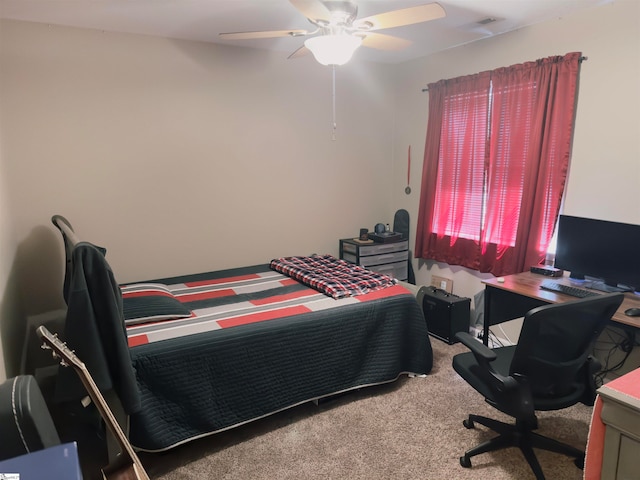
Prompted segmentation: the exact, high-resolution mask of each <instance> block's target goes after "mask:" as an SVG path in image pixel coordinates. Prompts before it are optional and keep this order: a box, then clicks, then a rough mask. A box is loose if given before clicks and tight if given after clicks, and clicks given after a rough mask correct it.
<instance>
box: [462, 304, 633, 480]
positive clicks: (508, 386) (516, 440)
mask: <svg viewBox="0 0 640 480" xmlns="http://www.w3.org/2000/svg"><path fill="white" fill-rule="evenodd" d="M623 297H624V296H623V294H621V293H614V294H607V295H599V296H595V297H588V298H584V299H580V300H577V301H570V302H566V303H558V304H553V305H545V306H543V307H538V308H534V309H533V310H530V311H529V312H528V313H527V314H526V315H525V317H524V323H523V325H522V330H521V332H520V338H519V340H518V344H517V345H513V346H508V347H501V348H496V349H493V350H491V349H489V348H487V347H486V346H484V345H483V344H482V343H480V342H478V341H477V340H475V339H474V338H473V337H472V336H471V335H469V334H467V333H464V332H461V333H458V334H456V337H457V338H458V340H460V341H461V342H462V343H463V344H464V345H466V346H467V347H468V348H469V349H470V350H471V351H470V352H466V353H461V354H458V355H456V356H454V357H453V368H454V370H455V371H456V372H458V374H460V376H461V377H462V378H463V379H464V380H465V381H466V382H467V383H469V384H470V385H471V386H472V387H473V388H474V389H476V390H477V391H478V392H479V393H480V394H482V395H483V396H484V398H485V400H486V402H487V403H489V404H490V405H491V406H493V407H495V408H497V409H498V410H500V411H501V412H504V413H506V414H507V415H510V416H512V417H514V418H515V424H507V423H503V422H499V421H497V420H493V419H490V418H486V417H482V416H478V415H469V418H468V419H466V420H464V422H463V425H464V426H465V427H466V428H473V427H474V423H475V422H478V423H480V424H482V425H485V426H486V427H489V428H490V429H491V430H493V431H495V432H497V433H498V434H499V435H498V436H496V437H494V438H492V439H491V440H489V441H487V442H485V443H482V444H481V445H478V446H477V447H475V448H472V449H471V450H468V451H467V452H465V454H464V456H462V457H460V464H461V465H462V466H463V467H466V468H470V467H471V457H472V456H474V455H478V454H480V453H485V452H489V451H494V450H499V449H502V448H508V447H519V448H520V450H521V451H522V453H523V454H524V456H525V458H526V460H527V462H528V463H529V465H530V466H531V469H532V470H533V472H534V474H535V476H536V478H537V479H538V480H540V479H544V474H543V473H542V469H541V467H540V464H539V463H538V460H537V458H536V456H535V454H534V452H533V448H541V449H544V450H550V451H552V452H557V453H562V454H565V455H568V456H571V457H574V458H575V460H574V462H575V463H576V465H577V466H578V467H579V468H582V467H583V465H584V451H581V450H578V449H577V448H574V447H572V446H570V445H566V444H563V443H561V442H559V441H557V440H554V439H551V438H547V437H544V436H542V435H539V434H537V433H535V432H534V430H535V429H536V428H537V427H538V421H537V418H536V414H535V412H536V410H539V411H544V410H560V409H562V408H567V407H570V406H572V405H575V404H576V403H578V402H582V403H584V404H586V405H593V402H594V400H595V390H596V386H595V381H594V374H595V373H597V371H599V370H600V368H601V365H600V363H599V362H598V361H597V360H596V359H595V358H594V357H592V356H591V353H592V349H593V344H594V342H595V340H596V339H597V338H598V336H599V335H600V333H601V332H602V330H603V329H604V328H605V326H606V324H607V322H608V321H609V320H610V319H611V317H612V316H613V314H614V313H615V311H616V310H617V309H618V307H619V306H620V304H621V303H622V299H623Z"/></svg>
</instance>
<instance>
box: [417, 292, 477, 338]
mask: <svg viewBox="0 0 640 480" xmlns="http://www.w3.org/2000/svg"><path fill="white" fill-rule="evenodd" d="M416 299H417V300H418V303H419V304H420V307H421V308H422V313H423V315H424V319H425V321H426V322H427V328H428V329H429V334H430V335H431V336H433V337H436V338H438V339H440V340H442V341H445V342H447V343H448V344H449V345H451V344H452V343H456V342H457V341H458V340H456V339H455V335H456V333H458V332H468V331H469V322H470V315H471V313H470V306H471V299H470V298H465V297H458V296H457V295H454V294H452V293H448V292H446V291H444V290H441V289H439V288H436V287H420V290H418V294H417V295H416Z"/></svg>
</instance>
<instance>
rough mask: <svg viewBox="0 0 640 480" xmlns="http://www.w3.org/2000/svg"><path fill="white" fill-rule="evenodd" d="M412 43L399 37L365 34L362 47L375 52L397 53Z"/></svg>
mask: <svg viewBox="0 0 640 480" xmlns="http://www.w3.org/2000/svg"><path fill="white" fill-rule="evenodd" d="M412 43H413V42H412V41H411V40H406V39H404V38H400V37H394V36H391V35H384V34H382V33H367V35H366V36H365V37H363V39H362V46H363V47H369V48H375V49H376V50H386V51H398V50H402V49H405V48H407V47H408V46H409V45H411V44H412Z"/></svg>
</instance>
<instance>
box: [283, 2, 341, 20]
mask: <svg viewBox="0 0 640 480" xmlns="http://www.w3.org/2000/svg"><path fill="white" fill-rule="evenodd" d="M289 2H291V4H292V5H293V6H294V7H296V8H297V9H298V11H300V13H302V14H303V15H304V16H305V17H307V18H308V19H310V20H313V21H317V20H326V21H327V22H328V21H329V20H331V11H330V10H329V9H328V8H327V7H326V6H325V5H324V3H322V2H321V1H320V0H289Z"/></svg>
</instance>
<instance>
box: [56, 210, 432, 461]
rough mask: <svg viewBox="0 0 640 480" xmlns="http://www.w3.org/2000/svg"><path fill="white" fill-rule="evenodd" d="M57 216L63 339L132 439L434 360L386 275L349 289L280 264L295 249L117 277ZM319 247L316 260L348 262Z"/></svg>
mask: <svg viewBox="0 0 640 480" xmlns="http://www.w3.org/2000/svg"><path fill="white" fill-rule="evenodd" d="M52 221H53V223H54V225H56V226H57V227H58V228H59V229H60V231H61V233H62V236H63V239H64V244H65V252H66V256H67V269H66V273H65V281H64V291H63V293H64V297H65V300H66V302H67V306H68V309H67V318H66V323H65V329H64V333H63V336H64V340H65V341H66V342H67V344H68V345H69V347H70V348H72V349H74V350H75V351H76V354H77V355H78V357H79V358H81V359H83V361H84V363H85V364H86V365H87V368H88V370H89V372H91V374H92V376H93V378H94V380H95V381H96V384H97V385H98V386H99V387H100V389H101V390H103V391H104V390H109V391H114V392H115V393H116V395H117V397H118V399H119V401H120V402H121V404H122V406H123V408H124V411H125V412H126V413H127V414H128V427H129V428H128V436H129V439H130V441H131V443H132V445H133V446H134V448H136V449H138V450H142V451H150V452H154V451H163V450H167V449H170V448H173V447H175V446H177V445H180V444H183V443H185V442H188V441H190V440H193V439H196V438H200V437H203V436H206V435H211V434H214V433H217V432H221V431H224V430H227V429H230V428H233V427H237V426H240V425H243V424H245V423H248V422H251V421H254V420H257V419H259V418H262V417H265V416H267V415H271V414H273V413H276V412H279V411H282V410H284V409H287V408H291V407H293V406H296V405H299V404H302V403H305V402H309V401H316V400H319V399H322V398H325V397H330V396H333V395H336V394H340V393H343V392H347V391H350V390H355V389H360V388H363V387H366V386H371V385H378V384H382V383H388V382H393V381H395V380H396V379H398V378H399V377H400V376H401V375H405V374H416V375H422V374H426V373H428V372H429V371H430V370H431V368H432V361H433V358H432V350H431V344H430V341H429V336H428V332H427V327H426V323H425V320H424V317H423V315H422V312H421V309H420V307H419V305H418V303H417V302H416V300H415V297H414V296H413V294H412V293H411V292H410V291H409V290H407V289H406V288H405V287H403V286H402V285H400V284H398V283H397V282H395V281H394V280H393V279H389V278H388V277H386V279H387V280H390V281H389V282H388V283H387V284H384V285H382V284H379V285H376V286H373V287H372V286H371V285H370V284H369V283H367V282H369V280H368V279H366V282H365V283H363V281H362V280H361V279H359V280H358V281H356V282H352V283H348V282H347V284H348V288H347V289H346V290H347V292H345V291H344V289H342V290H341V289H340V288H336V285H334V284H333V283H331V282H326V281H320V282H318V281H317V279H311V280H309V278H297V274H296V273H295V272H293V273H292V272H290V271H285V270H287V269H288V268H289V266H290V264H291V261H292V259H298V258H300V257H288V258H285V259H274V261H273V262H270V263H266V264H262V265H253V266H247V267H242V268H234V269H227V270H221V271H216V272H206V273H198V274H193V275H183V276H177V277H171V278H161V279H153V280H148V281H143V282H136V283H134V284H127V285H121V284H119V283H118V282H117V280H116V279H115V276H114V274H113V271H112V270H111V268H110V267H109V265H108V263H107V260H106V251H105V250H104V249H103V248H100V247H97V246H96V245H93V244H91V243H88V242H83V241H80V240H79V239H78V238H77V237H76V236H75V233H74V232H73V229H72V228H71V225H70V224H69V222H68V221H66V220H65V219H64V217H61V216H54V217H53V219H52ZM319 257H321V258H318V256H315V257H313V258H311V261H313V262H317V261H322V262H324V263H329V264H331V265H333V262H336V265H337V264H338V263H340V262H343V261H341V260H337V259H334V258H333V257H331V256H330V255H327V256H319ZM278 260H281V261H284V263H283V264H278V263H277V262H278ZM296 261H297V260H296ZM304 261H310V259H309V258H307V257H305V258H304ZM274 262H276V263H274ZM338 267H339V268H340V269H344V266H341V265H338V266H336V267H335V268H338ZM314 268H315V266H314ZM332 268H333V267H332ZM358 269H361V267H358ZM361 270H363V269H361ZM341 271H342V270H341ZM366 272H368V271H366ZM376 275H378V274H376ZM382 277H384V276H382ZM377 281H379V279H377ZM318 283H321V284H327V283H328V284H329V288H326V287H327V285H321V286H320V287H319V286H318ZM340 285H344V284H343V283H342V282H341V283H340ZM323 286H324V287H325V288H324V291H323V292H321V291H319V290H318V288H320V289H321V290H322V287H323ZM354 293H355V294H354ZM66 370H69V369H66ZM66 370H65V369H60V371H59V374H58V381H57V389H56V398H57V399H58V400H59V401H75V400H77V399H79V398H81V397H83V396H84V395H85V393H84V391H83V389H82V385H81V384H80V382H78V380H77V378H74V377H75V376H74V375H73V374H72V372H69V371H66Z"/></svg>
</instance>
